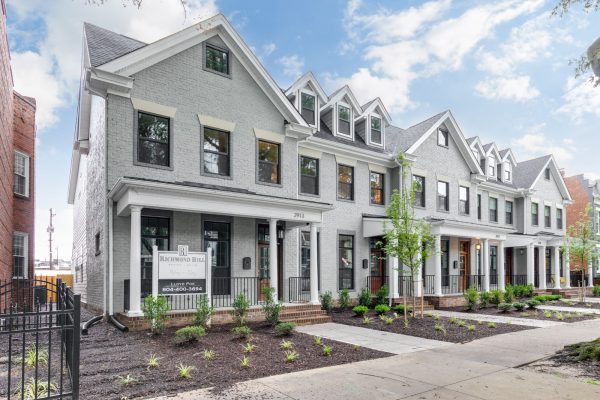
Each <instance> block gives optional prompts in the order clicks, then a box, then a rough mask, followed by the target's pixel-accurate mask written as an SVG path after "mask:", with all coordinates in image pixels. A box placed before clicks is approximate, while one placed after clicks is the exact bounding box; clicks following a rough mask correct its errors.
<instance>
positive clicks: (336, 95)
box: [319, 85, 363, 114]
mask: <svg viewBox="0 0 600 400" xmlns="http://www.w3.org/2000/svg"><path fill="white" fill-rule="evenodd" d="M344 96H347V97H348V99H349V100H350V105H351V106H352V107H353V108H354V111H356V112H357V113H358V114H362V111H363V110H362V107H361V106H360V104H358V100H356V97H355V96H354V93H352V89H350V86H348V85H344V86H342V87H341V88H339V89H338V90H336V91H335V92H333V93H331V96H329V100H328V101H327V103H325V104H324V105H323V106H322V107H321V109H320V110H319V111H323V110H325V109H327V108H329V107H333V105H334V104H335V103H337V102H338V101H340V100H341V99H342V98H343V97H344Z"/></svg>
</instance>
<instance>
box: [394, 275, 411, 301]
mask: <svg viewBox="0 0 600 400" xmlns="http://www.w3.org/2000/svg"><path fill="white" fill-rule="evenodd" d="M414 288H415V285H414V284H413V278H412V276H405V275H401V276H399V277H398V294H399V295H400V297H402V296H404V294H405V293H406V296H412V295H413V292H414Z"/></svg>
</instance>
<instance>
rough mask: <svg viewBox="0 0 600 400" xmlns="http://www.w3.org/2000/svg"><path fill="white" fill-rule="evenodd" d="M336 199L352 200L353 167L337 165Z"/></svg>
mask: <svg viewBox="0 0 600 400" xmlns="http://www.w3.org/2000/svg"><path fill="white" fill-rule="evenodd" d="M338 199H342V200H354V167H350V166H348V165H341V164H338Z"/></svg>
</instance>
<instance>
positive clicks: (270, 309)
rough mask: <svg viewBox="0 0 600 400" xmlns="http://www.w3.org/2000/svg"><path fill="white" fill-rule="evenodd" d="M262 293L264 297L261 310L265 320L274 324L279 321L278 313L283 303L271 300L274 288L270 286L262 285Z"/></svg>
mask: <svg viewBox="0 0 600 400" xmlns="http://www.w3.org/2000/svg"><path fill="white" fill-rule="evenodd" d="M262 294H263V296H264V298H265V301H264V304H263V307H262V309H263V312H264V313H265V320H266V321H267V322H268V323H270V324H271V325H273V326H275V325H277V324H278V323H279V314H280V313H281V310H283V308H284V306H283V303H280V302H278V301H275V300H273V295H274V294H275V288H274V287H272V286H265V287H263V288H262Z"/></svg>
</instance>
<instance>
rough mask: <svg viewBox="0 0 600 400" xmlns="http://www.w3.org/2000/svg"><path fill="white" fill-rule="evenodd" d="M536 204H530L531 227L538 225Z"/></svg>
mask: <svg viewBox="0 0 600 400" xmlns="http://www.w3.org/2000/svg"><path fill="white" fill-rule="evenodd" d="M539 223H540V221H539V211H538V203H531V225H534V226H537V225H539Z"/></svg>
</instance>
